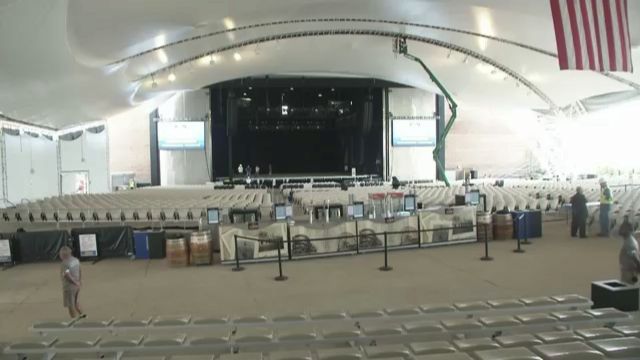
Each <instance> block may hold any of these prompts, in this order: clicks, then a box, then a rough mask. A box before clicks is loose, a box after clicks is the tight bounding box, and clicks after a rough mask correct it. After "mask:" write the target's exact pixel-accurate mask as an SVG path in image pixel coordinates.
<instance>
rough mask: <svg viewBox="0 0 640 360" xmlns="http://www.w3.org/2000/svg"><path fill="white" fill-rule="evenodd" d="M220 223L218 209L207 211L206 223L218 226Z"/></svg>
mask: <svg viewBox="0 0 640 360" xmlns="http://www.w3.org/2000/svg"><path fill="white" fill-rule="evenodd" d="M219 222H220V209H217V208H215V209H214V208H211V209H207V223H208V224H218V223H219Z"/></svg>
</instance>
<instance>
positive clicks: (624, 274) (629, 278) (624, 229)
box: [618, 215, 640, 284]
mask: <svg viewBox="0 0 640 360" xmlns="http://www.w3.org/2000/svg"><path fill="white" fill-rule="evenodd" d="M619 234H620V236H622V241H623V242H622V248H621V249H620V255H619V257H618V262H619V263H620V280H622V282H624V283H627V284H635V283H636V282H638V273H640V255H639V253H640V251H639V250H638V242H637V241H636V239H635V238H634V237H633V226H632V225H631V223H630V222H629V216H627V215H625V216H624V221H623V222H622V224H621V225H620V230H619Z"/></svg>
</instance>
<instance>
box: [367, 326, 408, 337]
mask: <svg viewBox="0 0 640 360" xmlns="http://www.w3.org/2000/svg"><path fill="white" fill-rule="evenodd" d="M362 331H363V332H364V334H365V335H367V336H389V335H402V327H401V326H400V325H393V324H388V325H382V324H381V325H374V326H365V327H363V328H362Z"/></svg>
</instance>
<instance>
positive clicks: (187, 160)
mask: <svg viewBox="0 0 640 360" xmlns="http://www.w3.org/2000/svg"><path fill="white" fill-rule="evenodd" d="M209 108H210V102H209V92H208V91H207V90H197V91H186V92H181V93H178V94H177V95H176V96H174V97H172V98H171V99H169V100H167V101H166V102H164V103H163V104H161V105H160V106H159V107H158V116H159V117H160V120H161V121H189V120H203V119H206V118H208V114H209ZM210 153H211V131H210V128H209V124H208V123H207V124H206V126H205V149H204V150H172V151H169V150H160V184H161V185H163V186H167V185H193V184H204V183H205V182H207V181H209V178H210V177H209V173H210V170H209V167H210V166H211V159H210V158H209V156H208V154H210Z"/></svg>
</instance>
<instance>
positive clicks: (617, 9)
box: [550, 0, 635, 72]
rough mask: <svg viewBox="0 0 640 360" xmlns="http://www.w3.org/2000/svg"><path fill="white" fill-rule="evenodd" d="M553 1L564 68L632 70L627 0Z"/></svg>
mask: <svg viewBox="0 0 640 360" xmlns="http://www.w3.org/2000/svg"><path fill="white" fill-rule="evenodd" d="M634 1H635V0H634ZM550 2H551V13H552V16H553V26H554V28H555V33H556V44H557V45H558V60H559V62H560V69H561V70H567V69H572V70H594V71H600V72H605V71H628V72H633V63H632V61H631V44H630V39H629V21H628V19H629V17H628V16H627V0H550Z"/></svg>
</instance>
